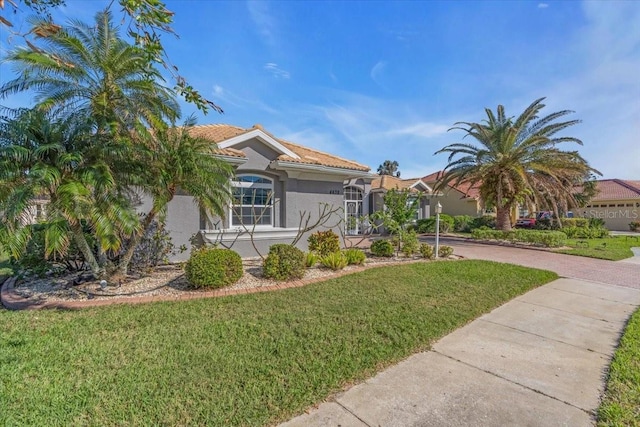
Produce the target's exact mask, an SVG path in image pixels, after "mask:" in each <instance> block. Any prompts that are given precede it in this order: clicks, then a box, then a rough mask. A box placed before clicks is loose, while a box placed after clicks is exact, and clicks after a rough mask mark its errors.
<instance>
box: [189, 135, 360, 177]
mask: <svg viewBox="0 0 640 427" xmlns="http://www.w3.org/2000/svg"><path fill="white" fill-rule="evenodd" d="M256 129H260V130H261V131H263V132H264V133H266V134H267V135H269V136H270V137H272V138H273V139H275V140H276V141H278V142H279V143H280V144H282V145H283V146H284V147H286V148H287V149H289V150H290V151H292V152H294V153H295V154H296V155H297V156H298V157H299V158H298V159H296V158H293V157H290V156H287V155H286V154H282V155H280V156H279V157H278V160H282V161H286V162H291V163H303V164H310V165H320V166H329V167H334V168H341V169H350V170H357V171H363V172H368V171H369V170H370V169H371V168H369V166H366V165H363V164H361V163H357V162H355V161H353V160H347V159H343V158H342V157H338V156H334V155H333V154H329V153H325V152H323V151H319V150H315V149H312V148H309V147H305V146H302V145H298V144H294V143H292V142H289V141H285V140H282V139H280V138H277V137H275V136H274V135H272V134H270V133H269V132H267V131H266V130H264V128H263V127H262V126H261V125H254V126H253V127H252V128H249V129H243V128H241V127H238V126H231V125H225V124H211V125H197V126H194V127H193V128H192V130H191V133H192V134H193V135H194V136H199V137H203V138H207V139H210V140H211V141H213V142H222V141H225V140H227V139H231V138H233V137H235V136H238V135H242V134H245V133H248V132H251V131H254V130H256ZM228 150H233V149H232V148H226V149H221V150H220V153H221V154H223V155H232V156H234V157H238V153H241V151H239V150H233V151H234V152H235V153H233V152H232V153H228V152H227V151H228ZM243 156H244V154H243Z"/></svg>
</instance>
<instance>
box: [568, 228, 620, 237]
mask: <svg viewBox="0 0 640 427" xmlns="http://www.w3.org/2000/svg"><path fill="white" fill-rule="evenodd" d="M562 232H563V233H564V234H566V235H567V237H568V238H570V239H598V238H602V237H607V236H609V230H607V229H606V228H604V227H588V226H587V227H576V226H571V227H562Z"/></svg>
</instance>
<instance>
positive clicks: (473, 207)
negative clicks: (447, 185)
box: [431, 189, 482, 217]
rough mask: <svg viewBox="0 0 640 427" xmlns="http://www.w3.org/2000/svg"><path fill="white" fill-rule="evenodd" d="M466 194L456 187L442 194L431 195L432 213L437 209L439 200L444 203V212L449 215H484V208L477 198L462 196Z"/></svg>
mask: <svg viewBox="0 0 640 427" xmlns="http://www.w3.org/2000/svg"><path fill="white" fill-rule="evenodd" d="M463 196H464V195H463V194H462V193H461V192H459V191H457V190H454V189H450V190H449V191H447V192H445V193H444V194H442V195H440V196H435V195H434V196H431V213H432V214H433V213H434V212H435V211H434V209H435V206H436V204H437V203H438V202H440V204H441V205H442V213H445V214H447V215H451V216H456V215H470V216H473V217H477V216H480V215H482V209H481V208H480V204H479V203H478V201H477V200H475V199H473V198H468V197H467V198H462V197H463Z"/></svg>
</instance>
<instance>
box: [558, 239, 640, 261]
mask: <svg viewBox="0 0 640 427" xmlns="http://www.w3.org/2000/svg"><path fill="white" fill-rule="evenodd" d="M566 246H571V249H561V250H558V251H557V252H560V253H563V254H568V255H578V256H584V257H590V258H600V259H607V260H610V261H619V260H621V259H625V258H629V257H632V256H633V252H631V248H633V247H640V237H639V236H613V237H605V238H602V239H567V242H566Z"/></svg>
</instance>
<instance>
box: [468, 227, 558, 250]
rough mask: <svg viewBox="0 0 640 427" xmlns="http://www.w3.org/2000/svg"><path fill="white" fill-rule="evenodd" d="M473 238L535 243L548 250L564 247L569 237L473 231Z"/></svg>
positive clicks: (549, 233)
mask: <svg viewBox="0 0 640 427" xmlns="http://www.w3.org/2000/svg"><path fill="white" fill-rule="evenodd" d="M471 236H472V237H473V238H474V239H478V240H506V241H509V242H523V243H533V244H538V245H542V246H546V247H548V248H555V247H558V246H562V245H564V243H565V241H566V240H567V235H566V234H565V233H563V232H562V231H542V230H521V229H516V230H511V231H502V230H481V229H477V230H473V231H472V232H471Z"/></svg>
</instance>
